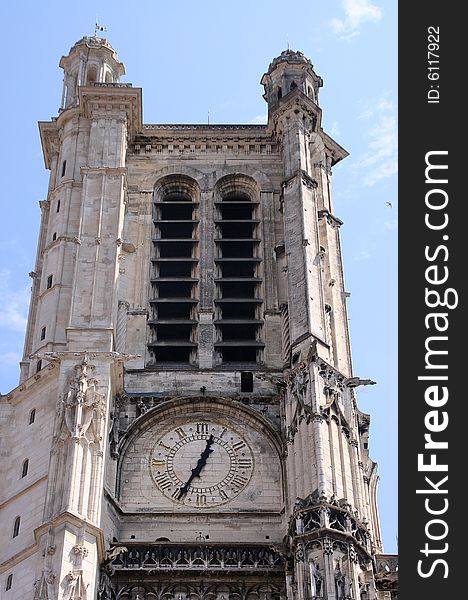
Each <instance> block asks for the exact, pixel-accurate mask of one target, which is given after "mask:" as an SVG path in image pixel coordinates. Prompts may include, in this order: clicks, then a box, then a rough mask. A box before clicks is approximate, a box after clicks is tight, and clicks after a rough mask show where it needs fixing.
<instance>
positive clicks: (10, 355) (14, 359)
mask: <svg viewBox="0 0 468 600" xmlns="http://www.w3.org/2000/svg"><path fill="white" fill-rule="evenodd" d="M20 361H21V353H20V352H13V351H9V352H0V363H1V364H2V366H3V367H11V366H12V365H15V366H17V365H18V363H19V362H20Z"/></svg>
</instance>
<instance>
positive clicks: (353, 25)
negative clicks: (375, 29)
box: [329, 0, 383, 39]
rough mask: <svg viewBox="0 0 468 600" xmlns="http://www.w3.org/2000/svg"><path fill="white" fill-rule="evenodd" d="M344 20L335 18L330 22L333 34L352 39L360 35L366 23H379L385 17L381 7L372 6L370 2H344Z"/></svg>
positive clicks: (353, 0) (351, 0)
mask: <svg viewBox="0 0 468 600" xmlns="http://www.w3.org/2000/svg"><path fill="white" fill-rule="evenodd" d="M341 5H342V7H343V10H344V13H345V15H344V18H343V19H338V18H337V17H334V18H333V19H331V21H330V22H329V25H330V28H331V30H332V31H333V33H336V34H337V35H339V36H340V37H343V38H345V39H351V38H353V37H356V36H357V35H359V34H360V28H361V26H362V25H363V24H364V23H377V22H378V21H380V20H381V19H382V17H383V10H382V8H380V6H376V5H375V4H372V3H371V2H370V0H343V1H342V3H341Z"/></svg>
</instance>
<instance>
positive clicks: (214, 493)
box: [150, 421, 254, 508]
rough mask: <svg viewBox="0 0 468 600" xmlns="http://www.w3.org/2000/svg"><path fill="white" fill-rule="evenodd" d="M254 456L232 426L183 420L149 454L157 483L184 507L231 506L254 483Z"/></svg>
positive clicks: (152, 474)
mask: <svg viewBox="0 0 468 600" xmlns="http://www.w3.org/2000/svg"><path fill="white" fill-rule="evenodd" d="M253 466H254V461H253V456H252V452H251V450H250V448H249V446H248V445H247V442H246V441H245V440H244V439H243V438H242V437H241V435H240V434H239V433H238V432H237V431H235V430H234V429H233V428H232V427H231V426H229V425H227V424H224V423H221V422H215V421H185V422H178V423H177V427H175V426H174V427H173V428H172V429H170V430H169V431H168V432H167V433H165V434H164V435H162V436H161V437H159V438H158V439H157V441H156V443H155V445H154V446H153V449H152V451H151V455H150V470H151V476H152V478H153V481H154V483H155V484H156V486H157V487H158V488H159V490H160V491H161V493H162V494H164V495H165V496H167V497H168V498H171V499H172V500H173V501H174V502H176V503H179V504H181V505H184V506H191V507H198V508H210V507H213V506H218V505H220V504H224V503H225V502H229V501H230V500H232V499H233V498H235V497H236V496H237V495H238V494H240V492H242V490H243V489H245V487H246V486H247V484H248V483H249V480H250V478H251V476H252V472H253Z"/></svg>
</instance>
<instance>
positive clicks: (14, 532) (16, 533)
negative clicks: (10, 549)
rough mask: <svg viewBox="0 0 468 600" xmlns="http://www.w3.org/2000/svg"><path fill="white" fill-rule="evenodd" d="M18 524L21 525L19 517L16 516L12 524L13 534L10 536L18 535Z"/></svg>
mask: <svg viewBox="0 0 468 600" xmlns="http://www.w3.org/2000/svg"><path fill="white" fill-rule="evenodd" d="M20 525H21V517H16V519H15V523H14V525H13V535H12V537H14V538H15V537H18V534H19V530H20Z"/></svg>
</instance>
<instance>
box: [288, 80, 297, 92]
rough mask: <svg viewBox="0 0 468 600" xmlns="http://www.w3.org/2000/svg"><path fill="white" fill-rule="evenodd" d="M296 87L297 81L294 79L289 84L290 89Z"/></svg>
mask: <svg viewBox="0 0 468 600" xmlns="http://www.w3.org/2000/svg"><path fill="white" fill-rule="evenodd" d="M296 88H297V83H296V82H295V81H291V85H290V86H289V89H290V90H295V89H296Z"/></svg>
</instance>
